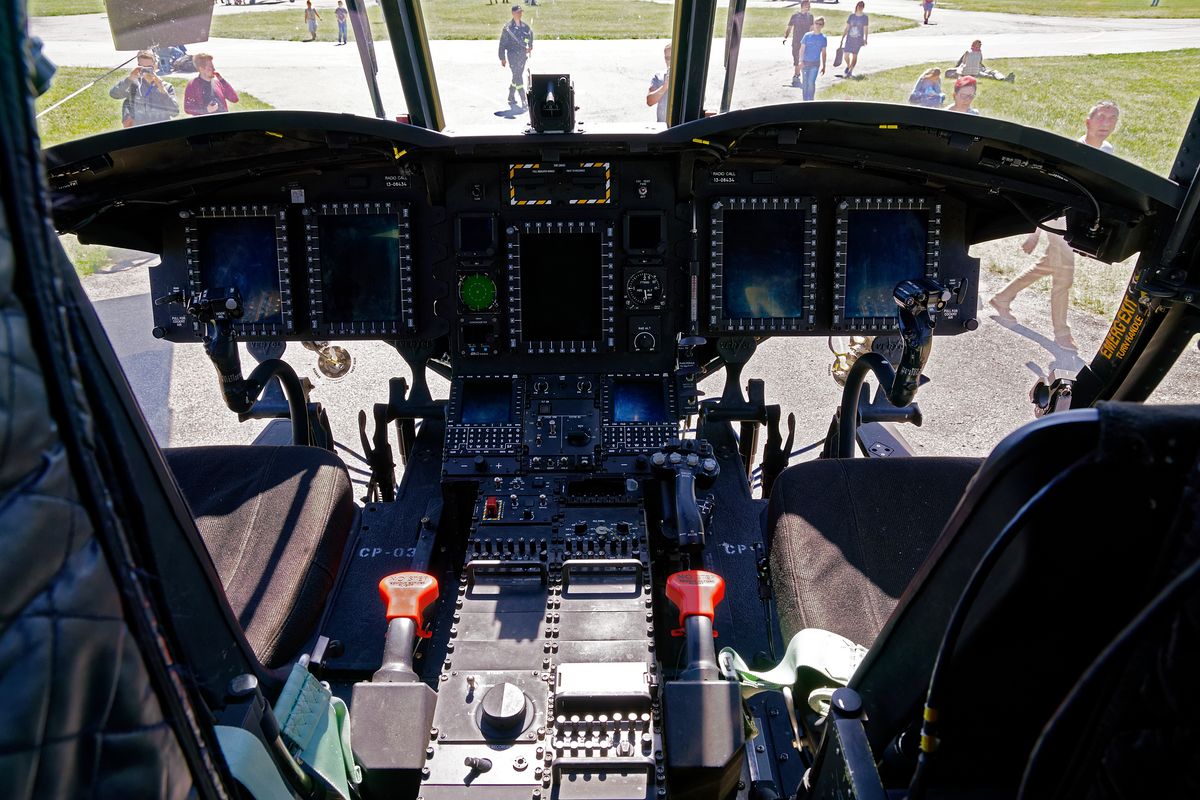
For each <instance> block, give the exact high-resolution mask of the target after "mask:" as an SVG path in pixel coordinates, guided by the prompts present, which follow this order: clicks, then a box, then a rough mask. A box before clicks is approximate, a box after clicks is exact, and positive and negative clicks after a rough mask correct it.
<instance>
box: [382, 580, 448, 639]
mask: <svg viewBox="0 0 1200 800" xmlns="http://www.w3.org/2000/svg"><path fill="white" fill-rule="evenodd" d="M379 596H380V597H382V598H383V602H384V603H386V604H387V618H388V619H389V620H393V619H400V618H408V619H411V620H412V621H413V622H415V623H417V630H418V631H420V630H423V629H424V627H425V621H424V620H423V619H422V615H423V614H424V613H425V609H427V608H429V606H431V605H432V604H433V601H434V600H437V598H438V585H437V578H435V577H433V576H432V575H426V574H425V573H423V572H397V573H395V574H394V575H388V576H387V577H386V578H384V579H383V580H381V581H380V582H379Z"/></svg>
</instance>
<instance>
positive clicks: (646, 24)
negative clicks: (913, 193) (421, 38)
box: [212, 0, 916, 42]
mask: <svg viewBox="0 0 1200 800" xmlns="http://www.w3.org/2000/svg"><path fill="white" fill-rule="evenodd" d="M509 8H510V5H509V4H508V3H497V4H495V5H490V6H489V5H487V4H485V3H482V2H480V0H433V1H432V2H426V3H424V4H423V5H422V11H423V12H424V15H425V26H426V28H427V30H428V31H429V38H430V39H495V38H497V37H498V36H499V33H500V28H501V26H502V25H504V23H506V22H508V20H509V19H511V18H512V14H511V13H510V12H509ZM818 8H819V9H820V10H819V13H820V14H821V15H823V16H824V17H825V19H826V21H827V25H826V29H827V30H830V31H836V32H837V33H838V34H840V33H841V29H842V24H843V22H844V21H845V19H846V15H847V13H848V12H846V11H826V10H825V9H824V8H820V7H818ZM794 11H795V9H794V8H792V7H791V6H790V5H787V6H783V7H780V8H760V7H755V8H751V9H750V10H749V11H748V12H747V14H746V26H745V28H744V30H743V34H742V35H743V36H746V37H767V38H774V37H780V38H782V37H783V31H784V29H786V28H787V21H788V19H790V18H791V16H792V13H793V12H794ZM367 13H368V15H369V17H370V19H371V34H372V36H374V37H375V39H377V40H383V39H386V38H387V28H386V27H385V26H384V24H383V14H382V12H381V11H380V10H379V7H378V6H371V7H370V8H369V9H368V10H367ZM674 13H675V9H674V7H673V6H670V5H666V4H664V3H648V2H643V0H592V2H589V3H575V2H553V3H545V4H542V5H539V6H534V7H532V8H528V9H527V10H526V12H525V15H524V16H525V21H526V22H527V23H529V25H530V27H532V28H533V33H534V37H535V40H536V39H665V38H668V37H670V35H671V24H672V19H673V15H674ZM915 25H916V23H914V22H912V21H911V20H906V19H901V18H899V17H889V16H885V15H883V14H877V15H872V17H871V32H872V33H883V32H884V31H896V30H903V29H904V28H911V27H914V26H915ZM715 28H716V30H717V31H718V32H721V33H722V34H723V32H724V30H725V10H724V9H718V11H717V21H716V25H715ZM212 35H213V36H214V37H225V38H230V39H276V40H282V41H299V40H301V39H307V38H308V30H307V29H306V28H305V26H304V10H303V8H302V7H297V8H296V9H295V10H292V9H288V10H286V11H259V12H249V13H245V14H221V15H218V16H216V17H214V18H213V23H212ZM352 35H353V34H352ZM317 38H318V39H320V40H323V41H331V42H332V41H334V40H335V39H336V38H337V24H336V23H335V22H334V20H333V14H332V13H331V12H330V13H326V14H324V15H323V17H322V20H321V24H320V26H319V28H318V30H317Z"/></svg>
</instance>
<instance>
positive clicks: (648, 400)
mask: <svg viewBox="0 0 1200 800" xmlns="http://www.w3.org/2000/svg"><path fill="white" fill-rule="evenodd" d="M612 397H613V422H670V421H671V416H670V413H669V411H668V409H667V399H666V391H665V388H664V386H663V382H662V381H660V380H641V379H628V378H619V379H617V380H616V382H615V383H614V384H613V394H612Z"/></svg>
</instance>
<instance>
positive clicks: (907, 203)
mask: <svg viewBox="0 0 1200 800" xmlns="http://www.w3.org/2000/svg"><path fill="white" fill-rule="evenodd" d="M836 210H837V214H836V221H835V226H834V262H833V313H832V326H831V327H832V329H833V330H836V331H872V332H881V333H882V332H889V331H895V330H897V329H898V328H897V322H896V316H895V315H894V314H893V315H891V316H883V317H847V316H846V300H847V297H846V295H847V286H848V278H849V276H848V274H847V273H848V267H849V253H848V244H849V236H850V212H851V211H924V212H926V213H927V214H928V215H929V221H928V225H927V228H926V232H925V277H927V278H936V277H938V270H939V269H940V262H941V250H942V203H941V201H939V200H935V199H933V198H930V197H918V196H912V197H907V196H896V197H839V198H838V199H837V201H836Z"/></svg>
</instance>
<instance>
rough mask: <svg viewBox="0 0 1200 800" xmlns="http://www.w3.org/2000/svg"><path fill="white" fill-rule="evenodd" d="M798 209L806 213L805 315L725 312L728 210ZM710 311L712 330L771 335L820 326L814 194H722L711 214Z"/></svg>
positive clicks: (713, 206) (804, 258) (804, 256)
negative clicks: (737, 314)
mask: <svg viewBox="0 0 1200 800" xmlns="http://www.w3.org/2000/svg"><path fill="white" fill-rule="evenodd" d="M726 211H751V212H754V211H795V212H802V213H803V214H804V236H803V241H804V253H803V254H802V260H801V274H802V276H803V281H804V300H803V309H804V311H803V316H801V317H727V316H726V315H725V212H726ZM709 221H710V224H711V228H710V231H711V236H710V257H711V265H710V272H709V312H708V327H709V330H710V331H715V332H721V333H765V334H771V335H779V334H787V333H800V332H804V331H810V330H812V329H813V328H814V326H815V325H816V297H815V295H816V283H817V280H816V274H817V257H816V255H817V201H816V200H815V199H814V198H812V197H721V198H718V199H716V200H714V201H713V203H712V213H711V216H710V220H709Z"/></svg>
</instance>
